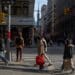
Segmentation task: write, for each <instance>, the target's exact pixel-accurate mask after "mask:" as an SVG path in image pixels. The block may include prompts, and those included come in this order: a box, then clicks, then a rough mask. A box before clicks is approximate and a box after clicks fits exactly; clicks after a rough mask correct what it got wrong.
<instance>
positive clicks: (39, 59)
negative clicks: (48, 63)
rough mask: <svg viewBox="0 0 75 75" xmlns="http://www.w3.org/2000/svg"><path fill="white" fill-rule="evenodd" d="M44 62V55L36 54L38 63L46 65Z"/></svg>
mask: <svg viewBox="0 0 75 75" xmlns="http://www.w3.org/2000/svg"><path fill="white" fill-rule="evenodd" d="M44 63H45V59H44V55H38V56H36V64H37V65H44Z"/></svg>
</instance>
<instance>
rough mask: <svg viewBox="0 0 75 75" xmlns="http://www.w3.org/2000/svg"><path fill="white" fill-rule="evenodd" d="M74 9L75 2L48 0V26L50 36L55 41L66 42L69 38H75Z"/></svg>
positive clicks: (70, 0) (69, 0)
mask: <svg viewBox="0 0 75 75" xmlns="http://www.w3.org/2000/svg"><path fill="white" fill-rule="evenodd" d="M74 7H75V1H74V0H61V1H59V0H48V10H47V12H48V13H47V14H48V19H47V22H48V23H47V24H48V28H49V30H50V35H52V36H54V37H55V39H58V40H64V39H65V38H67V37H72V38H73V37H75V34H74V31H75V26H74V24H75V22H74V18H75V13H74V12H75V8H74ZM47 30H48V29H47Z"/></svg>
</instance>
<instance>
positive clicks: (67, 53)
mask: <svg viewBox="0 0 75 75" xmlns="http://www.w3.org/2000/svg"><path fill="white" fill-rule="evenodd" d="M73 48H74V45H73V43H72V40H71V39H69V40H68V39H67V40H66V42H65V47H64V56H63V65H62V69H68V68H69V69H70V68H71V69H72V70H74V64H73V60H72V58H73Z"/></svg>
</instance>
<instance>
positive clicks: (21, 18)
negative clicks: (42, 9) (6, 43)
mask: <svg viewBox="0 0 75 75" xmlns="http://www.w3.org/2000/svg"><path fill="white" fill-rule="evenodd" d="M13 1H14V2H13V3H11V2H10V0H2V1H1V2H0V9H1V11H2V12H4V13H5V14H7V16H6V17H5V19H6V20H5V23H0V32H1V33H2V32H3V34H4V36H6V34H7V33H6V32H7V29H8V10H9V9H8V5H9V3H10V5H11V26H10V27H11V39H12V40H14V38H15V37H16V35H17V32H18V31H21V32H22V33H23V37H24V40H25V43H26V45H29V44H30V43H31V40H32V39H33V30H34V18H33V14H34V3H35V0H13Z"/></svg>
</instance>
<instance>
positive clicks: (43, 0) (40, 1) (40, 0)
mask: <svg viewBox="0 0 75 75" xmlns="http://www.w3.org/2000/svg"><path fill="white" fill-rule="evenodd" d="M43 4H47V0H35V8H34V18H35V21H37V10H38V6H39V10H41V6H42V5H43Z"/></svg>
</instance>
